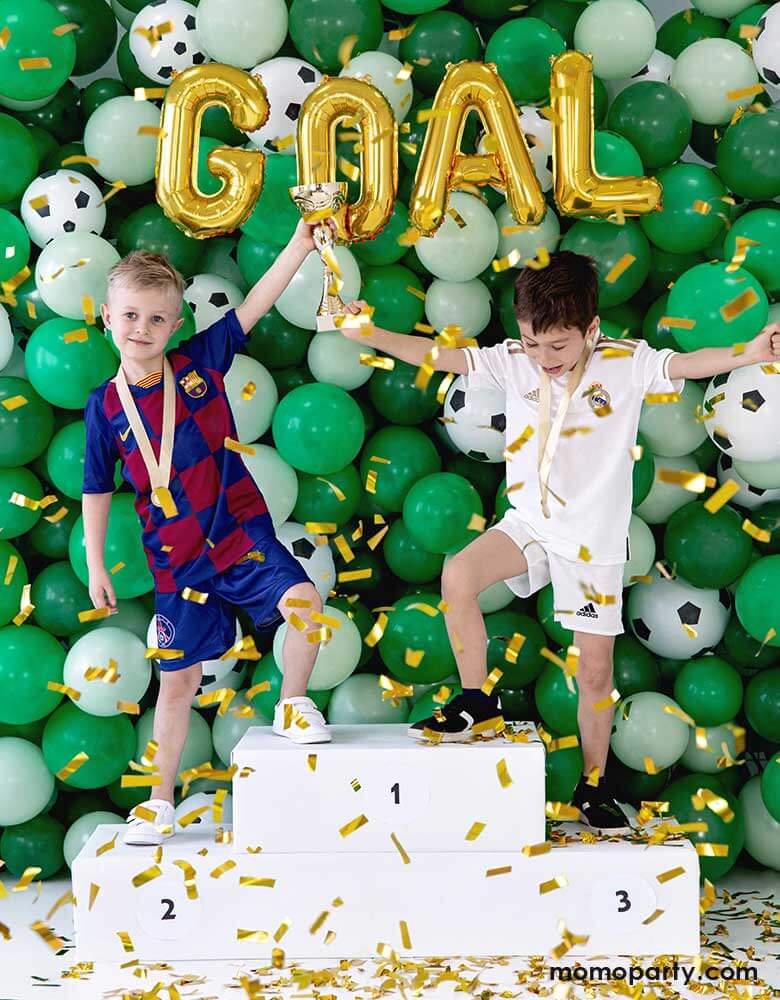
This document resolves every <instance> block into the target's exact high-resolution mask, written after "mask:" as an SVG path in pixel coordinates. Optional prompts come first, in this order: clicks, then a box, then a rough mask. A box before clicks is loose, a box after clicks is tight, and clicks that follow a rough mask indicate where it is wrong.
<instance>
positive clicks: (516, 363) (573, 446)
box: [463, 334, 685, 565]
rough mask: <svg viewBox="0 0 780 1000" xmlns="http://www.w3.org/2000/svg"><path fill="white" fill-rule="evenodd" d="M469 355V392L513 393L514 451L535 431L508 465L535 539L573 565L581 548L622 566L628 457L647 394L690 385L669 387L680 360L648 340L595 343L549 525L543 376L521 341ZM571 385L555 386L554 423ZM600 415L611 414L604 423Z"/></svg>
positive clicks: (566, 434)
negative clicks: (673, 365)
mask: <svg viewBox="0 0 780 1000" xmlns="http://www.w3.org/2000/svg"><path fill="white" fill-rule="evenodd" d="M463 350H464V351H465V353H466V357H467V362H468V366H469V373H468V375H465V376H463V378H464V380H465V384H466V387H472V386H478V385H483V386H492V387H494V388H498V389H502V390H503V391H504V392H505V393H506V446H507V448H510V447H511V445H512V443H513V442H515V441H517V439H518V438H520V437H521V435H523V432H524V431H526V429H527V428H528V427H531V428H532V430H533V435H532V436H531V437H530V438H528V440H527V441H526V442H525V443H524V444H523V445H522V446H521V447H520V448H519V449H518V450H516V451H514V452H513V453H512V455H511V458H508V459H507V463H506V478H507V488H508V489H509V490H510V492H509V493H508V498H509V501H510V502H511V504H512V506H514V507H515V508H516V509H517V510H518V511H519V512H520V513H521V514H522V516H523V519H524V521H525V523H526V525H527V527H528V530H529V533H530V534H531V535H532V536H534V537H536V538H537V539H538V541H540V542H541V543H542V544H543V545H544V547H545V548H546V549H549V550H550V551H552V552H555V553H557V554H558V555H561V556H563V557H564V558H566V559H580V558H582V556H581V555H580V553H581V546H584V547H585V548H586V549H587V551H588V553H590V557H591V559H592V561H593V562H594V563H597V564H605V565H609V564H613V563H620V562H625V561H626V555H627V538H628V524H629V521H630V518H631V498H632V474H633V465H634V459H633V456H632V454H631V449H632V448H633V446H634V444H635V443H636V435H637V427H638V424H639V416H640V412H641V408H642V401H643V399H644V397H645V395H646V394H648V393H669V392H680V391H682V387H683V385H684V384H685V383H684V380H677V381H675V382H672V381H671V379H670V378H669V374H668V371H669V368H668V366H669V360H670V358H671V357H672V356H673V355H674V353H675V352H674V351H672V350H670V349H668V348H667V349H665V350H662V351H656V350H654V349H653V348H652V347H650V345H649V344H648V343H647V342H646V341H644V340H610V339H608V338H606V337H601V335H600V334H599V335H598V339H597V343H596V347H595V350H594V352H593V355H592V356H591V358H590V361H589V362H588V364H587V366H586V368H585V371H584V373H583V376H582V381H581V382H580V385H579V387H578V388H577V390H576V392H575V394H574V397H573V398H572V401H571V404H570V406H569V410H568V413H567V414H566V419H565V420H564V423H563V430H562V433H561V437H560V441H559V443H558V447H557V449H556V451H555V457H554V459H553V463H552V469H551V471H550V478H549V487H550V490H551V493H550V496H549V510H550V517H549V518H546V517H545V516H544V514H543V513H542V506H541V497H540V490H539V475H538V448H539V440H538V435H539V381H540V372H541V369H540V368H539V366H538V365H537V364H536V362H535V361H532V360H531V359H530V358H529V357H528V356H527V355H526V353H525V351H524V350H523V345H522V341H520V340H505V341H504V342H503V343H501V344H496V345H495V347H466V348H463ZM612 352H615V353H612ZM626 352H629V353H626ZM567 378H568V372H566V373H564V374H563V375H562V376H559V377H557V378H552V379H550V384H551V395H552V405H551V419H553V420H554V419H555V414H556V412H557V410H558V406H559V404H560V402H561V397H562V396H563V393H564V390H565V388H566V381H567ZM657 405H662V404H657ZM607 406H608V407H609V411H610V412H606V407H607ZM597 411H598V412H597ZM599 412H600V413H602V414H603V413H605V412H606V415H603V416H599V415H598V414H599ZM518 484H522V485H518ZM513 487H514V488H513ZM553 494H556V495H557V496H558V497H560V499H561V500H564V501H565V506H564V505H562V504H561V503H560V502H559V501H558V500H557V499H556V498H555V496H554V495H553Z"/></svg>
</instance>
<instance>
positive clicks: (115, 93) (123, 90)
mask: <svg viewBox="0 0 780 1000" xmlns="http://www.w3.org/2000/svg"><path fill="white" fill-rule="evenodd" d="M129 93H130V91H129V90H128V89H127V87H126V86H125V85H124V84H123V83H122V81H121V80H113V79H111V77H109V76H102V77H101V78H100V79H99V80H93V81H92V83H90V84H89V86H87V87H85V88H84V90H83V92H82V94H81V110H82V111H83V112H84V117H85V118H89V116H90V115H91V114H93V112H95V111H97V109H98V108H99V107H100V106H101V104H105V103H106V101H110V100H111V99H112V98H113V97H127V96H128V95H129Z"/></svg>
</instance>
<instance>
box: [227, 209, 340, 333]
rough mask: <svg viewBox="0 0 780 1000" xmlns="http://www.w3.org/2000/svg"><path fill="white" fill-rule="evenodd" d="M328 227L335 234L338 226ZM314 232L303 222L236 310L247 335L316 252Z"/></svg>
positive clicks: (311, 227)
mask: <svg viewBox="0 0 780 1000" xmlns="http://www.w3.org/2000/svg"><path fill="white" fill-rule="evenodd" d="M328 224H329V225H331V228H332V229H334V232H335V227H334V226H333V225H332V224H331V223H330V220H328ZM313 231H314V226H310V225H309V224H308V223H307V222H304V221H303V219H301V220H300V222H299V223H298V225H297V226H296V228H295V232H294V233H293V234H292V236H291V237H290V241H289V242H288V244H287V246H286V247H285V248H284V250H282V252H281V253H280V254H279V256H278V257H277V258H276V260H275V261H274V262H273V264H272V265H271V266H270V267H269V268H268V270H267V271H266V272H265V274H264V275H263V276H262V278H260V280H259V281H257V282H256V283H255V284H254V285H253V286H252V288H250V290H249V292H248V293H247V296H246V298H245V299H244V301H243V302H242V303H241V305H240V306H239V307H238V308H237V309H236V316H237V318H238V322H239V323H240V324H241V328H242V330H243V331H244V333H248V332H249V331H250V330H251V329H252V327H253V326H254V325H255V323H257V321H258V320H259V319H260V318H261V317H262V316H265V314H266V313H267V312H268V310H269V309H270V308H271V306H272V305H273V304H274V302H276V300H277V299H278V298H279V296H280V295H281V294H282V292H283V291H284V290H285V288H286V287H287V286H288V285H289V283H290V280H291V279H292V277H293V275H294V274H295V272H296V271H297V270H298V268H299V267H300V266H301V264H302V263H303V262H304V260H306V258H307V257H308V255H309V254H310V253H311V251H312V250H314V249H315V247H314V239H313V237H312V233H313Z"/></svg>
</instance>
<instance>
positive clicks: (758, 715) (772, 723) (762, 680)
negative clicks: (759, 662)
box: [745, 667, 780, 743]
mask: <svg viewBox="0 0 780 1000" xmlns="http://www.w3.org/2000/svg"><path fill="white" fill-rule="evenodd" d="M745 715H746V716H747V720H748V722H749V723H750V725H751V726H752V727H753V729H755V731H756V732H757V733H758V735H759V736H763V738H764V739H765V740H770V741H771V742H772V743H780V667H770V668H769V669H768V670H762V671H761V672H760V673H758V674H756V676H755V677H753V678H751V680H750V681H749V682H748V686H747V688H746V689H745Z"/></svg>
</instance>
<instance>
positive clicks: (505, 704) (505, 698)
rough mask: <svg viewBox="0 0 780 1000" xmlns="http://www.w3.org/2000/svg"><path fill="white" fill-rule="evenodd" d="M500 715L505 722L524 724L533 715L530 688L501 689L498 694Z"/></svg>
mask: <svg viewBox="0 0 780 1000" xmlns="http://www.w3.org/2000/svg"><path fill="white" fill-rule="evenodd" d="M499 701H500V702H501V714H502V715H503V716H504V718H505V719H506V720H507V722H513V721H514V722H525V721H526V720H527V719H532V718H533V717H534V714H535V710H534V703H533V692H532V691H531V688H530V687H528V688H521V689H519V690H517V689H515V690H513V689H512V688H501V691H500V693H499Z"/></svg>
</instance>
